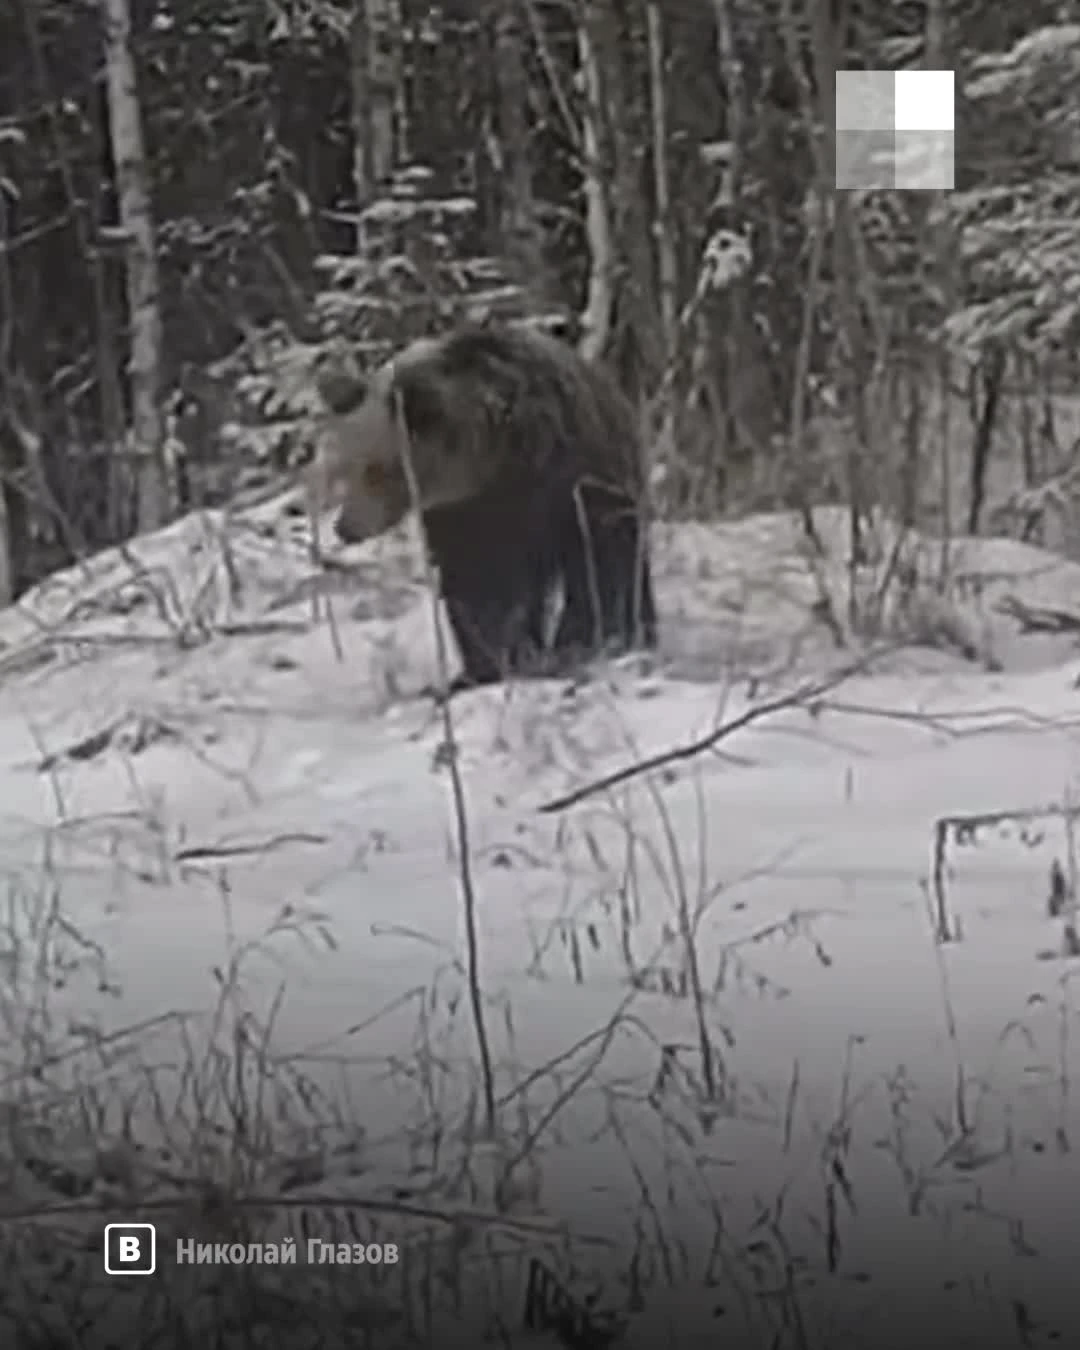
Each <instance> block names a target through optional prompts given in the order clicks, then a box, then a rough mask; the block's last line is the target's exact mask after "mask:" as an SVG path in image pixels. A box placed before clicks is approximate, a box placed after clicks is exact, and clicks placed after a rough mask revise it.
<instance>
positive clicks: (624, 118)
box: [584, 0, 663, 404]
mask: <svg viewBox="0 0 1080 1350" xmlns="http://www.w3.org/2000/svg"><path fill="white" fill-rule="evenodd" d="M636 10H637V3H636V0H589V3H588V4H586V5H585V7H584V25H585V27H586V28H587V30H588V39H589V45H590V47H591V50H592V53H593V57H594V60H595V68H596V73H597V77H598V92H599V101H600V107H601V109H602V110H603V114H604V116H603V120H602V122H601V126H602V128H603V131H602V135H603V140H602V142H601V143H602V144H604V145H605V146H606V148H607V149H608V151H609V153H608V155H607V156H606V159H607V164H608V166H609V183H610V186H609V188H608V193H607V200H608V203H609V212H610V221H611V242H612V262H613V274H612V278H611V284H612V299H613V312H612V325H611V336H610V342H609V344H608V355H609V358H610V359H611V360H612V363H613V365H614V366H615V367H616V369H617V370H618V372H619V375H620V377H621V379H622V383H623V386H624V388H625V389H626V391H627V393H628V394H630V396H631V397H632V398H633V399H634V400H635V402H637V403H639V404H640V403H641V401H642V398H643V396H644V394H645V391H646V390H647V389H648V388H649V387H650V385H652V386H654V387H655V384H658V383H659V377H660V372H661V370H662V367H663V356H662V352H661V343H660V341H659V339H658V333H657V330H658V328H659V323H658V315H657V310H656V295H655V290H656V287H655V281H654V265H653V244H652V238H651V233H652V231H651V224H652V212H651V210H650V208H649V202H648V187H647V183H646V180H645V178H644V176H643V174H642V159H641V145H642V137H643V136H647V135H648V125H649V118H648V113H647V111H646V109H645V107H644V104H645V99H646V98H647V94H648V90H647V86H646V82H645V78H644V72H643V71H639V69H638V66H637V64H636V59H635V58H636V54H637V52H638V51H639V50H640V49H641V46H643V44H640V45H639V38H640V37H641V36H643V35H640V34H639V33H638V32H637V30H636V29H635V27H634V17H635V12H636Z"/></svg>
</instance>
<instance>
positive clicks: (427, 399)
mask: <svg viewBox="0 0 1080 1350" xmlns="http://www.w3.org/2000/svg"><path fill="white" fill-rule="evenodd" d="M393 392H394V396H395V397H396V398H397V399H398V400H399V406H400V408H401V413H402V416H403V417H404V419H405V425H406V427H407V428H408V431H409V435H410V436H412V437H415V438H416V439H417V440H426V439H430V438H432V437H436V436H438V435H440V434H442V433H443V432H444V431H445V429H446V399H445V397H444V396H443V392H442V390H441V388H440V385H439V380H438V376H437V375H436V374H435V372H434V371H433V370H431V369H424V368H423V367H421V366H408V367H403V368H401V369H399V370H398V371H397V372H396V374H395V378H394V391H393Z"/></svg>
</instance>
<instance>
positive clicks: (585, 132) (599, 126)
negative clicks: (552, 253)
mask: <svg viewBox="0 0 1080 1350" xmlns="http://www.w3.org/2000/svg"><path fill="white" fill-rule="evenodd" d="M592 3H593V0H586V4H587V5H590V4H592ZM578 55H579V59H580V61H581V73H582V77H583V79H582V83H583V84H584V89H585V107H584V111H583V113H582V119H581V144H582V152H583V156H584V163H583V165H582V175H583V179H584V183H583V187H584V195H585V233H586V237H587V238H588V241H589V255H590V267H589V286H588V294H587V297H586V300H585V311H584V313H583V314H582V316H581V352H582V355H583V356H584V357H585V358H586V359H587V360H595V359H596V358H597V357H599V356H601V355H602V354H603V352H604V350H605V349H606V347H607V344H608V338H609V337H610V334H611V320H612V314H613V311H614V306H615V257H614V247H615V245H614V240H613V238H612V227H611V207H610V202H609V199H608V194H607V188H606V186H605V181H604V180H605V178H606V174H605V173H604V167H603V156H602V154H601V146H602V145H603V126H604V120H603V119H604V108H603V90H602V87H601V83H600V70H599V67H598V65H597V54H596V50H595V48H594V46H593V43H592V39H591V37H590V34H589V24H588V20H587V19H583V20H582V23H581V26H580V27H579V29H578Z"/></svg>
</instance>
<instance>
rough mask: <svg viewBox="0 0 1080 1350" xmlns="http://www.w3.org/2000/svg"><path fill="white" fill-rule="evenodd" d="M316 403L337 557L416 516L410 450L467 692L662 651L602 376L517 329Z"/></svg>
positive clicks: (628, 421) (618, 432) (467, 332)
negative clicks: (553, 623) (339, 549)
mask: <svg viewBox="0 0 1080 1350" xmlns="http://www.w3.org/2000/svg"><path fill="white" fill-rule="evenodd" d="M324 399H325V400H326V402H327V404H328V407H329V408H330V411H331V413H332V414H333V416H332V418H331V430H332V437H331V441H332V444H331V448H330V450H329V452H328V461H327V463H326V464H325V465H324V472H325V473H326V475H327V477H328V479H329V480H330V483H331V485H332V486H335V487H336V490H337V494H338V500H339V501H340V503H341V507H340V511H339V514H338V517H337V521H336V530H337V533H338V536H339V537H340V538H341V539H342V541H343V542H346V543H357V542H360V541H361V540H363V539H367V538H370V537H372V536H373V535H375V534H379V533H382V532H383V531H385V530H386V529H389V528H391V527H392V526H393V525H395V524H397V523H398V521H400V520H401V519H402V518H403V517H404V515H405V514H406V513H407V511H408V510H409V507H410V505H411V503H412V494H411V492H410V488H409V483H408V476H407V473H406V470H405V468H404V462H403V454H402V451H403V447H404V446H407V451H408V457H409V461H410V462H411V464H412V468H413V472H414V473H415V479H416V490H417V496H418V499H419V504H420V507H421V520H422V524H423V529H424V534H425V538H426V542H427V547H428V550H429V552H430V555H431V558H432V561H433V562H434V563H435V565H436V566H437V567H438V569H439V575H440V587H441V592H442V596H443V599H444V601H445V604H446V608H447V614H448V617H449V620H450V624H451V627H452V629H453V632H454V636H455V638H456V640H457V643H458V647H459V649H460V652H461V658H462V664H463V667H464V674H465V682H468V683H473V684H486V683H492V682H495V681H498V680H500V679H502V678H504V677H505V676H506V675H508V674H529V673H538V672H540V671H552V670H565V669H567V668H568V667H569V666H571V665H572V664H573V663H574V662H576V661H580V660H581V659H583V658H587V657H589V656H592V655H595V654H598V653H600V652H611V651H625V650H628V649H631V648H634V647H654V646H655V645H656V606H655V601H654V596H653V588H652V579H651V572H650V566H649V557H648V549H647V541H646V534H645V530H644V527H643V524H642V521H641V518H640V514H639V513H640V501H641V496H642V486H643V484H642V456H641V447H640V442H639V437H638V431H637V423H636V418H635V415H634V411H633V408H632V407H631V406H630V404H629V401H628V400H627V399H626V398H625V396H624V395H623V394H622V392H621V390H620V389H619V388H618V386H617V385H616V384H615V382H614V380H613V379H612V377H611V376H610V375H609V374H608V373H607V372H605V371H604V370H602V369H601V368H600V367H598V366H594V365H590V364H588V363H587V362H585V361H583V360H582V359H581V358H580V357H579V356H578V355H577V353H576V352H575V351H574V350H573V349H572V348H571V347H569V346H567V345H566V344H564V343H562V342H560V341H559V340H558V339H556V338H552V337H548V336H547V335H545V334H542V333H539V332H537V331H535V330H532V329H529V328H526V327H524V326H519V325H510V324H494V323H490V324H475V323H470V324H465V325H463V326H461V327H460V328H457V329H455V330H454V331H452V332H451V333H449V334H448V335H447V336H445V337H442V338H437V339H425V340H423V341H421V342H417V343H414V344H413V345H412V346H411V347H409V348H406V350H405V351H404V352H403V353H402V354H401V355H400V356H399V357H398V358H397V359H396V360H395V361H393V362H391V363H390V364H389V366H387V367H386V368H384V370H383V371H380V372H378V373H377V374H376V376H375V377H374V378H373V379H372V380H371V381H369V382H368V384H367V386H366V387H365V388H363V389H361V387H360V386H359V385H358V384H355V383H354V384H353V385H351V386H350V385H349V383H348V382H347V381H346V382H344V383H338V384H337V385H331V384H327V385H326V387H324ZM403 428H404V433H403V430H402V429H403ZM560 584H561V588H562V593H563V605H562V612H561V615H560V617H559V620H558V624H557V627H556V629H555V632H554V634H553V635H552V636H551V637H550V640H548V634H547V633H546V631H545V629H546V628H547V626H548V616H549V613H550V609H551V604H552V599H553V594H554V592H555V590H556V588H557V587H559V586H560Z"/></svg>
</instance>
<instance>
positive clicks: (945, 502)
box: [924, 0, 956, 585]
mask: <svg viewBox="0 0 1080 1350" xmlns="http://www.w3.org/2000/svg"><path fill="white" fill-rule="evenodd" d="M945 24H946V14H945V5H944V3H943V0H928V3H927V6H926V44H925V47H924V53H925V55H924V60H925V64H926V68H927V69H928V70H944V69H948V66H946V64H945V61H946V52H945V47H946V40H945ZM944 198H945V194H944V193H943V192H936V193H934V204H935V207H936V208H937V209H936V216H937V221H938V224H937V228H936V231H935V234H936V237H935V239H934V258H935V261H936V263H937V276H936V278H935V280H936V282H937V285H938V292H939V294H940V296H941V300H942V320H943V322H944V320H945V319H947V318H948V316H949V314H950V313H951V312H952V309H953V301H954V298H955V294H956V276H955V271H954V267H953V259H954V249H953V237H952V231H951V229H950V227H949V222H948V212H947V211H946V210H944V209H943V208H944ZM940 342H941V345H940V350H939V356H938V387H939V389H940V391H941V415H940V419H939V432H938V434H939V436H940V438H941V439H940V445H939V454H940V464H941V470H940V472H941V560H940V562H941V570H940V574H939V577H938V581H939V584H941V585H945V584H946V583H947V582H948V580H949V576H950V573H951V570H952V567H951V536H952V531H953V501H952V456H951V454H950V453H949V449H950V447H949V441H950V439H951V430H952V428H951V418H952V397H951V394H950V390H951V389H952V362H951V360H950V357H949V349H948V344H947V340H946V338H945V335H944V332H942V336H941V339H940Z"/></svg>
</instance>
